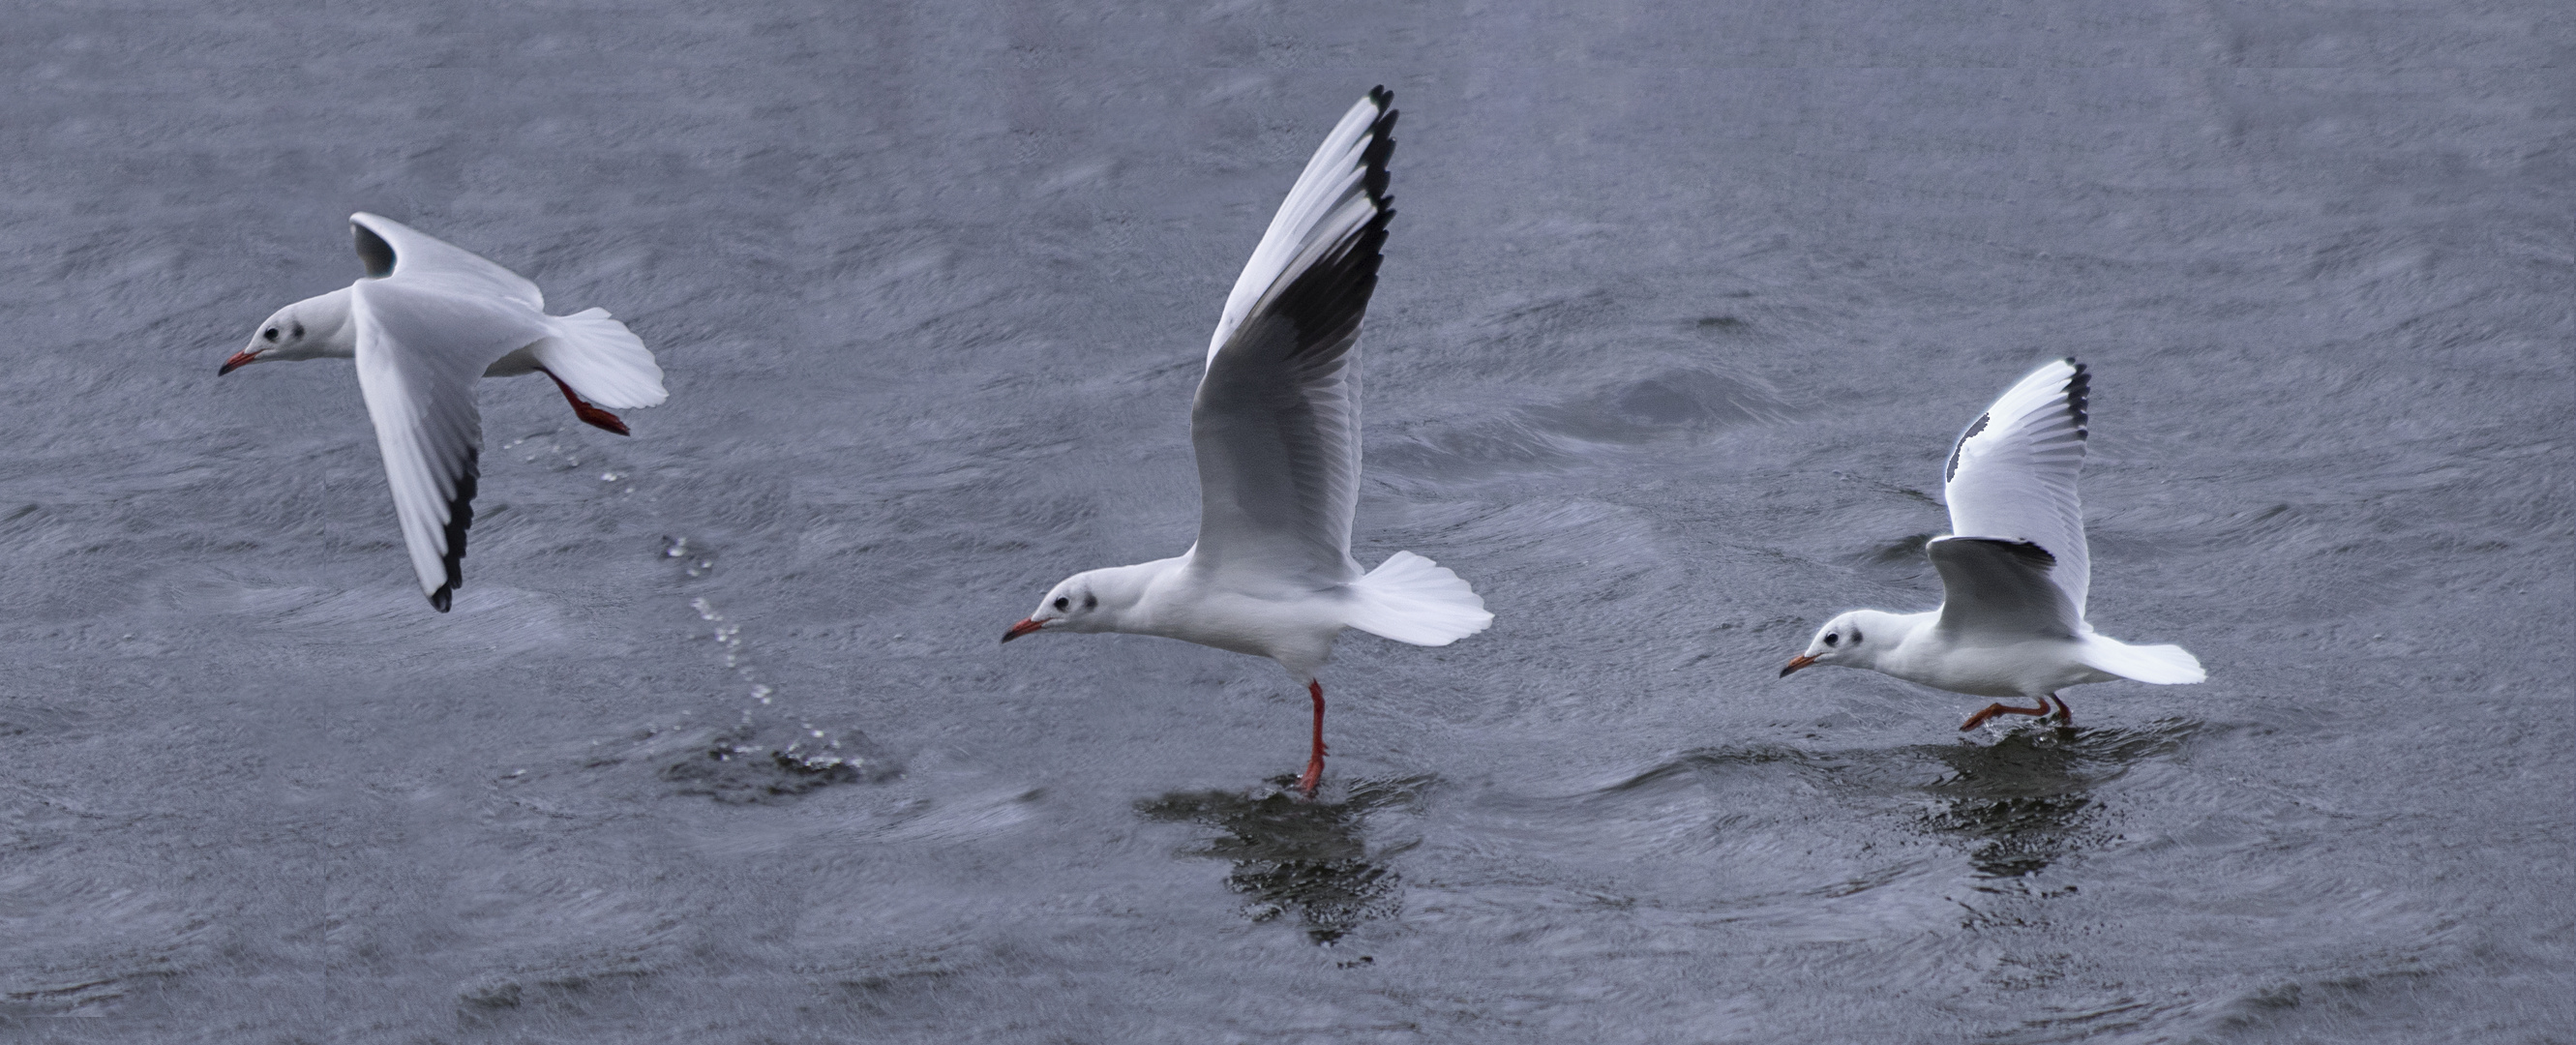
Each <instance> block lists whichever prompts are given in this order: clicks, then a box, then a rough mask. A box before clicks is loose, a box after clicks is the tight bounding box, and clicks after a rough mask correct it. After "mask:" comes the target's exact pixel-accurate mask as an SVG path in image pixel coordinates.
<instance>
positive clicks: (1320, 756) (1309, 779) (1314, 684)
mask: <svg viewBox="0 0 2576 1045" xmlns="http://www.w3.org/2000/svg"><path fill="white" fill-rule="evenodd" d="M1306 692H1307V694H1308V695H1310V696H1312V697H1314V698H1315V753H1314V754H1313V755H1310V756H1308V757H1307V759H1306V775H1304V776H1301V777H1298V778H1297V790H1299V791H1303V792H1305V793H1306V797H1308V798H1313V797H1315V785H1317V784H1320V783H1323V782H1324V683H1323V682H1322V681H1321V680H1314V681H1309V682H1307V683H1306Z"/></svg>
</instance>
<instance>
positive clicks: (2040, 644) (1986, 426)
mask: <svg viewBox="0 0 2576 1045" xmlns="http://www.w3.org/2000/svg"><path fill="white" fill-rule="evenodd" d="M2090 394H2091V379H2090V377H2089V376H2088V375H2087V374H2086V373H2085V370H2084V367H2083V365H2082V364H2079V363H2077V362H2075V361H2074V360H2072V359H2063V360H2057V361H2054V362H2051V363H2049V364H2047V365H2045V366H2042V367H2040V368H2039V369H2038V370H2036V371H2033V372H2032V373H2031V374H2030V375H2029V376H2028V377H2024V378H2022V379H2021V381H2019V382H2018V383H2016V384H2014V385H2013V387H2012V388H2011V390H2009V391H2006V392H2005V393H2004V394H2003V397H2002V398H2000V399H1997V400H1996V401H1995V404H1994V405H1993V406H1991V407H1988V408H1987V409H1986V412H1985V413H1984V414H1981V415H1979V416H1978V418H1977V419H1976V421H1975V422H1973V423H1971V424H1969V425H1968V427H1967V430H1966V431H1964V432H1962V433H1960V436H1959V439H1958V442H1957V443H1955V444H1953V446H1952V448H1951V451H1950V456H1949V458H1948V459H1947V461H1946V462H1945V463H1944V465H1943V469H1942V481H1943V494H1944V497H1945V499H1946V500H1947V501H1948V502H1949V507H1950V530H1951V535H1950V536H1947V537H1941V538H1937V539H1935V540H1933V541H1932V542H1931V543H1930V544H1929V545H1928V546H1927V547H1926V548H1925V554H1926V555H1927V556H1928V557H1929V558H1930V559H1931V561H1932V565H1933V568H1934V569H1936V570H1938V571H1939V572H1940V574H1941V590H1942V599H1941V608H1940V609H1937V610H1933V611H1930V612H1925V613H1906V614H1897V613H1887V612H1884V611H1880V610H1854V611H1852V612H1849V613H1845V614H1842V615H1841V616H1838V617H1835V618H1834V619H1833V620H1831V621H1829V622H1827V623H1826V624H1825V626H1824V627H1823V628H1822V629H1821V630H1819V631H1817V633H1816V637H1815V639H1814V641H1812V642H1810V643H1809V644H1808V646H1807V651H1806V652H1805V653H1804V654H1801V655H1799V656H1798V657H1797V658H1796V659H1794V660H1791V661H1790V662H1789V665H1788V666H1787V667H1785V668H1782V669H1781V670H1780V674H1782V675H1784V676H1785V675H1788V674H1790V673H1791V672H1794V671H1797V670H1799V669H1801V668H1804V667H1807V666H1808V665H1811V664H1835V665H1841V666H1844V667H1855V668H1868V669H1871V670H1873V671H1880V672H1884V673H1886V674H1889V675H1894V676H1896V677H1898V678H1901V679H1906V680H1908V681H1912V682H1920V683H1922V684H1924V685H1927V686H1934V687H1938V688H1941V689H1946V690H1950V691H1952V692H1957V693H1969V694H1975V695H1978V696H1991V697H2028V698H2036V699H2038V700H2039V706H2038V707H2035V708H2022V707H2015V706H2012V705H2007V704H2001V703H1997V704H1994V705H1991V706H1989V707H1987V708H1986V709H1985V710H1983V711H1980V712H1978V713H1977V714H1976V715H1975V716H1973V717H1971V718H1970V719H1969V720H1968V722H1967V724H1966V725H1964V726H1961V727H1960V728H1961V729H1970V728H1974V727H1975V726H1977V725H1978V724H1980V723H1982V722H1984V721H1985V720H1986V719H1988V718H1991V717H1993V716H1995V715H1999V714H2021V715H2042V716H2045V715H2049V714H2054V715H2056V716H2057V717H2058V718H2059V719H2060V720H2061V721H2066V722H2072V721H2073V712H2072V711H2071V710H2069V709H2068V708H2067V707H2066V702H2065V701H2064V700H2063V699H2061V698H2059V697H2057V695H2056V693H2057V691H2058V690H2059V689H2062V688H2064V687H2067V686H2072V685H2078V684H2081V683H2087V682H2107V681H2111V680H2112V679H2116V678H2126V679H2133V680H2136V681H2139V682H2152V683H2157V684H2163V685H2173V684H2182V683H2193V682H2200V681H2202V680H2203V679H2205V678H2207V677H2208V676H2207V675H2206V673H2204V672H2202V671H2201V668H2200V662H2199V661H2198V660H2196V659H2194V658H2193V657H2192V655H2191V654H2190V653H2188V652H2185V651H2184V650H2183V648H2182V647H2180V646H2132V645H2129V644H2127V643H2124V642H2121V641H2119V640H2117V639H2113V638H2110V637H2109V636H2105V635H2101V634H2097V633H2095V632H2094V630H2093V626H2092V625H2091V624H2088V623H2086V622H2085V620H2084V604H2085V598H2086V596H2087V594H2088V593H2089V591H2090V589H2091V585H2092V566H2091V557H2090V555H2089V553H2088V551H2087V549H2086V548H2085V543H2084V508H2083V503H2082V501H2081V500H2080V499H2079V498H2078V497H2077V495H2076V477H2077V474H2078V473H2079V472H2080V471H2081V470H2082V469H2083V466H2084V441H2085V436H2086V434H2087V429H2086V427H2085V426H2086V422H2087V416H2086V407H2087V404H2088V401H2089V397H2090ZM2052 700H2054V701H2056V707H2055V708H2054V709H2052V708H2051V707H2050V705H2049V702H2050V701H2052Z"/></svg>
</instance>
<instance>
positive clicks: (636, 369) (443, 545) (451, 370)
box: [215, 214, 667, 613]
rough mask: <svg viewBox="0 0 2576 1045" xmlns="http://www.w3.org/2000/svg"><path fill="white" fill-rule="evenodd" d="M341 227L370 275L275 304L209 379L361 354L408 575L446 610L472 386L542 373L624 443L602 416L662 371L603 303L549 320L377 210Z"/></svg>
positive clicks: (484, 268) (509, 287)
mask: <svg viewBox="0 0 2576 1045" xmlns="http://www.w3.org/2000/svg"><path fill="white" fill-rule="evenodd" d="M349 228H350V232H351V234H352V235H354V236H355V237H356V238H357V243H358V259H359V260H360V261H362V262H364V263H365V264H366V267H367V274H366V276H365V277H363V278H361V279H359V280H358V281H357V282H356V283H353V284H351V285H349V286H348V287H347V288H346V289H342V290H335V291H332V292H330V293H328V294H324V295H322V296H320V297H313V298H306V299H304V300H302V301H298V302H296V303H294V304H292V305H288V306H286V307H285V308H282V309H279V310H277V314H276V315H273V316H270V317H268V321H267V322H265V323H262V324H260V325H259V330H258V332H257V333H254V334H252V335H251V339H250V347H248V348H245V349H243V350H241V351H239V352H236V353H233V357H232V358H231V359H227V360H225V361H224V365H223V369H221V370H218V371H216V372H215V373H216V375H217V376H221V375H224V374H229V373H232V372H233V371H234V370H237V369H240V368H242V367H245V366H248V365H250V364H252V363H266V362H269V361H271V360H280V359H320V358H324V357H331V358H337V359H355V360H357V363H358V391H359V393H360V394H361V395H363V396H365V397H366V400H367V415H368V416H369V417H371V418H373V419H374V420H375V424H376V445H377V447H378V448H379V449H381V450H382V451H383V452H384V458H385V478H386V479H387V480H389V481H390V482H391V483H392V484H393V490H394V511H395V514H396V515H398V516H400V517H401V519H402V531H403V543H404V544H406V545H408V546H409V547H410V549H411V565H412V569H413V571H414V572H416V573H418V574H419V575H420V590H421V593H422V594H424V595H427V596H429V604H430V605H432V606H436V607H438V611H439V612H441V613H445V612H447V604H448V599H449V596H450V594H451V593H452V592H454V591H455V590H456V589H457V588H460V587H463V586H464V584H465V573H464V568H463V567H464V560H465V528H466V527H467V526H469V525H472V523H473V521H474V480H475V475H476V468H475V460H476V457H477V456H478V455H479V454H480V453H481V452H482V446H483V421H482V416H481V414H480V413H479V412H478V411H476V409H475V406H474V380H475V378H478V377H510V376H513V375H518V374H544V375H546V376H547V377H549V378H552V379H553V380H554V383H555V387H556V388H558V389H561V390H562V391H563V395H564V399H566V400H567V401H569V402H571V403H572V412H573V415H574V416H576V417H579V418H581V419H582V420H583V421H584V422H587V423H589V424H591V425H593V426H596V427H599V428H605V429H607V430H609V431H611V432H615V433H617V434H619V435H625V434H626V423H625V422H624V421H621V420H618V417H617V415H616V414H613V413H610V412H608V411H607V410H605V409H602V408H603V407H615V408H617V409H620V410H625V409H631V408H635V407H645V406H655V405H659V404H660V403H661V402H662V400H663V399H665V398H667V396H666V394H665V393H664V392H663V391H662V368H661V367H659V366H656V365H654V363H653V353H652V352H651V351H650V350H648V349H646V348H645V347H644V343H643V342H642V341H638V340H636V338H635V335H634V334H631V333H628V332H627V330H626V324H624V323H620V322H618V321H616V320H614V319H610V318H608V310H606V309H599V308H594V309H589V310H587V311H583V312H578V313H575V314H573V315H569V316H549V315H547V314H546V299H545V295H543V294H541V293H539V292H538V291H537V285H536V284H534V283H530V282H528V281H527V280H526V279H524V278H521V277H520V276H519V274H518V273H515V272H512V271H510V270H509V269H505V268H502V267H501V266H499V265H495V264H493V263H491V262H489V261H486V260H484V259H482V258H480V257H477V256H475V255H474V254H471V253H468V252H466V251H465V250H462V249H460V248H457V247H454V246H450V245H449V244H446V243H443V242H440V241H439V240H436V239H432V238H430V237H428V236H425V235H422V234H421V233H418V232H414V231H412V230H411V229H410V228H407V227H405V226H404V225H402V224H401V223H400V222H394V221H388V220H386V219H384V218H379V217H377V216H375V215H373V214H353V215H351V216H350V217H349Z"/></svg>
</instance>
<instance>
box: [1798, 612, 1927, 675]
mask: <svg viewBox="0 0 2576 1045" xmlns="http://www.w3.org/2000/svg"><path fill="white" fill-rule="evenodd" d="M1911 630H1912V629H1910V628H1906V627H1904V626H1903V624H1902V622H1900V621H1898V620H1897V618H1896V615H1894V614H1890V613H1881V612H1879V611H1877V610H1853V611H1851V612H1849V613H1846V614H1843V615H1842V616H1839V617H1836V618H1834V619H1832V620H1829V621H1826V622H1825V626H1824V627H1822V628H1818V629H1816V637H1815V638H1814V639H1812V640H1810V641H1809V642H1808V643H1807V652H1805V653H1801V654H1799V655H1798V656H1797V657H1796V658H1795V659H1793V660H1791V661H1789V666H1788V667H1785V668H1781V669H1780V677H1781V678H1788V677H1789V676H1790V675H1792V674H1795V673H1796V672H1797V671H1798V669H1800V668H1804V667H1809V666H1812V665H1816V664H1835V665H1840V666H1842V667H1847V668H1866V667H1871V666H1874V665H1875V664H1877V663H1878V656H1879V654H1880V653H1882V652H1885V651H1886V650H1888V649H1891V648H1893V647H1895V645H1896V643H1897V642H1898V641H1899V640H1901V639H1903V638H1904V637H1905V634H1906V632H1908V631H1911Z"/></svg>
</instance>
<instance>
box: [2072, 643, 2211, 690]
mask: <svg viewBox="0 0 2576 1045" xmlns="http://www.w3.org/2000/svg"><path fill="white" fill-rule="evenodd" d="M2075 656H2076V659H2078V660H2081V661H2083V662H2084V664H2085V666H2087V667H2090V668H2092V669H2093V670H2095V671H2107V672H2110V673H2111V674H2114V675H2118V676H2120V677H2121V678H2124V679H2134V680H2136V681H2139V682H2152V683H2155V684H2156V685H2159V686H2186V685H2190V684H2191V683H2194V682H2204V681H2207V680H2208V679H2209V673H2208V672H2206V671H2202V670H2200V659H2199V658H2197V657H2194V656H2192V655H2191V654H2190V653H2189V652H2186V651H2185V650H2184V649H2183V648H2182V647H2180V646H2132V645H2129V644H2128V643H2125V642H2122V641H2120V640H2118V639H2113V638H2105V637H2103V636H2100V635H2086V636H2084V639H2083V642H2082V644H2081V645H2079V646H2077V647H2076V649H2075Z"/></svg>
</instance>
